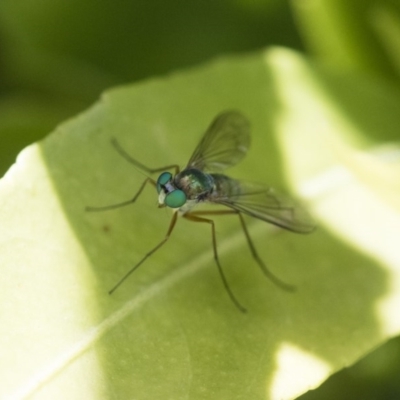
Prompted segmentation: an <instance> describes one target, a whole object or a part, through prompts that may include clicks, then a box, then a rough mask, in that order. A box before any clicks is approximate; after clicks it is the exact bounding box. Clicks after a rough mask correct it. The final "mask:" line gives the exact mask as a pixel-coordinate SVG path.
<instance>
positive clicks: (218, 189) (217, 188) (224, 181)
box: [210, 174, 241, 199]
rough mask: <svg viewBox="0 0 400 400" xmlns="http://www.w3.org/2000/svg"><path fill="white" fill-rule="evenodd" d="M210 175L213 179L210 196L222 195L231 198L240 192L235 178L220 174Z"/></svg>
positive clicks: (220, 196) (219, 196) (221, 196)
mask: <svg viewBox="0 0 400 400" xmlns="http://www.w3.org/2000/svg"><path fill="white" fill-rule="evenodd" d="M211 176H212V178H213V180H214V187H213V191H212V194H211V196H210V197H211V198H212V197H213V196H215V197H218V198H219V199H221V198H223V197H224V196H226V197H227V198H228V197H229V198H232V197H233V196H236V195H240V194H241V189H240V184H239V182H238V181H237V180H235V179H232V178H229V177H228V176H226V175H222V174H211Z"/></svg>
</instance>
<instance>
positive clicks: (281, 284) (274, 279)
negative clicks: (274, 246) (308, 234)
mask: <svg viewBox="0 0 400 400" xmlns="http://www.w3.org/2000/svg"><path fill="white" fill-rule="evenodd" d="M236 214H238V216H239V219H240V223H241V225H242V228H243V232H244V235H245V236H246V239H247V244H248V245H249V248H250V251H251V254H252V256H253V258H254V259H255V260H256V262H257V264H258V265H259V266H260V268H261V270H262V271H263V272H264V275H265V276H266V277H267V278H269V279H270V280H271V281H272V282H273V283H275V285H277V286H279V287H280V288H281V289H284V290H287V291H289V292H293V291H294V290H296V287H295V286H293V285H290V284H288V283H286V282H283V281H282V280H281V279H279V278H278V277H277V276H275V275H274V274H273V273H272V272H271V271H270V270H269V269H268V268H267V266H266V265H265V264H264V262H263V260H262V259H261V258H260V257H259V255H258V253H257V251H256V248H255V247H254V244H253V241H252V240H251V237H250V234H249V231H248V230H247V226H246V223H245V222H244V218H243V215H242V214H241V213H240V212H237V213H236Z"/></svg>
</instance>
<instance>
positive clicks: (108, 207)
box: [85, 178, 156, 211]
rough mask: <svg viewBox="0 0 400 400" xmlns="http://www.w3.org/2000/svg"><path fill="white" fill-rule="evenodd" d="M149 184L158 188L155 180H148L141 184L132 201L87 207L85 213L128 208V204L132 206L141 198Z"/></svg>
mask: <svg viewBox="0 0 400 400" xmlns="http://www.w3.org/2000/svg"><path fill="white" fill-rule="evenodd" d="M147 183H151V184H152V185H153V186H156V182H155V181H154V180H153V179H151V178H146V179H145V180H144V181H143V183H142V184H141V186H140V188H139V190H138V191H137V193H136V194H135V195H134V196H133V197H132V198H131V199H130V200H127V201H123V202H122V203H117V204H111V205H108V206H103V207H86V208H85V211H106V210H112V209H114V208H119V207H124V206H127V205H128V204H132V203H134V202H135V201H136V200H137V198H138V197H139V196H140V194H141V193H142V191H143V189H144V187H145V186H146V184H147Z"/></svg>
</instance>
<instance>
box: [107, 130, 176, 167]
mask: <svg viewBox="0 0 400 400" xmlns="http://www.w3.org/2000/svg"><path fill="white" fill-rule="evenodd" d="M111 144H112V145H113V146H114V148H115V150H117V152H118V153H119V154H120V156H121V157H123V158H125V160H126V161H128V162H130V163H131V164H133V165H135V166H136V167H138V168H140V169H142V170H143V171H146V172H147V173H149V174H153V173H155V172H161V171H165V170H168V169H174V170H175V174H178V173H179V171H180V168H179V165H177V164H171V165H166V166H165V167H160V168H149V167H146V166H145V165H143V164H142V163H141V162H139V161H137V160H135V159H134V158H133V157H131V156H130V155H129V154H128V153H127V152H126V151H125V150H124V149H123V148H122V146H121V145H120V144H119V142H118V141H117V139H116V138H112V139H111Z"/></svg>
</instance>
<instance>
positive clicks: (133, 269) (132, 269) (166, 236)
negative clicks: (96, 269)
mask: <svg viewBox="0 0 400 400" xmlns="http://www.w3.org/2000/svg"><path fill="white" fill-rule="evenodd" d="M177 218H178V213H176V212H175V213H174V214H173V216H172V219H171V222H170V224H169V227H168V231H167V234H166V235H165V237H164V239H163V240H162V241H161V242H160V243H158V245H157V246H155V247H153V248H152V249H151V250H150V251H149V252H148V253H146V254H145V256H144V257H143V258H142V259H141V260H140V261H139V262H138V263H137V264H136V265H134V266H133V267H132V268H131V269H130V270H129V271H128V272H127V273H126V274H125V275H124V276H123V277H122V278H121V279H120V280H119V281H118V282H117V284H116V285H115V286H114V287H113V288H112V289H111V290H110V291H109V292H108V293H109V294H113V293H114V292H115V291H116V290H117V289H118V287H119V286H121V284H122V283H123V282H124V281H125V280H126V279H127V278H128V277H129V276H130V275H131V274H132V273H133V272H134V271H135V270H137V269H138V268H139V267H140V266H141V265H142V264H143V263H144V262H145V261H146V260H147V259H148V258H149V257H150V256H151V255H152V254H154V253H155V252H156V251H157V250H158V249H159V248H160V247H161V246H162V245H163V244H165V243H166V242H167V240H168V239H169V237H170V236H171V233H172V231H173V230H174V227H175V224H176V220H177Z"/></svg>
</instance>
